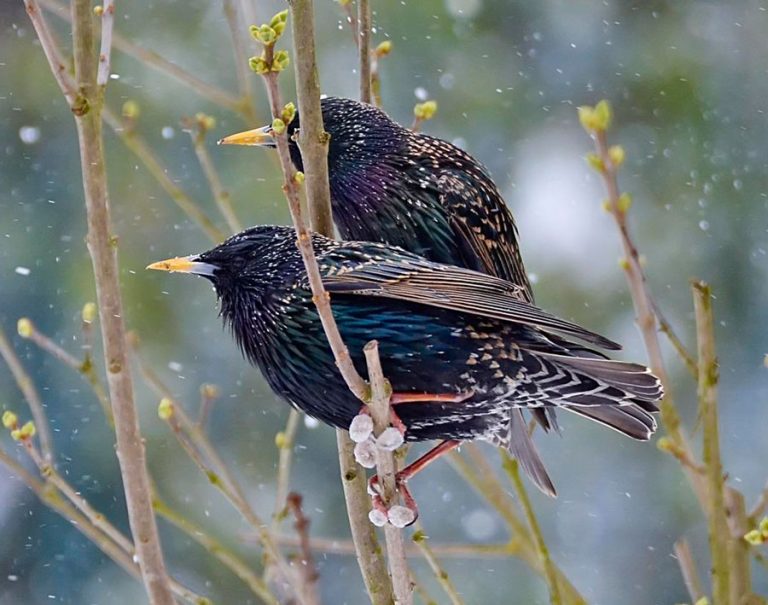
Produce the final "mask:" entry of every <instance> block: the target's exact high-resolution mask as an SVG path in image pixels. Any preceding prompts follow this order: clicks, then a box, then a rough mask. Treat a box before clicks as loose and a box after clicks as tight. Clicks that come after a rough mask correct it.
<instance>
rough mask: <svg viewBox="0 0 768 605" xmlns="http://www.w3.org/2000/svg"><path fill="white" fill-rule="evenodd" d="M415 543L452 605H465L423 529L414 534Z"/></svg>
mask: <svg viewBox="0 0 768 605" xmlns="http://www.w3.org/2000/svg"><path fill="white" fill-rule="evenodd" d="M413 542H414V544H416V548H418V549H419V550H420V551H421V554H422V555H424V560H425V561H426V562H427V565H429V568H430V569H431V570H432V573H434V574H435V578H437V582H438V583H439V584H440V586H441V587H442V589H443V591H444V592H445V594H446V596H447V597H448V599H449V600H450V601H451V604H452V605H464V601H463V600H462V598H461V597H460V596H459V592H458V591H457V590H456V587H455V586H454V585H453V582H451V578H450V576H449V575H448V572H447V571H445V570H444V569H443V568H442V567H441V566H440V562H439V561H438V560H437V557H436V556H435V553H434V552H433V550H432V548H431V547H430V546H429V544H427V536H426V534H425V533H424V530H423V529H422V528H421V527H419V528H418V529H417V531H416V533H414V534H413Z"/></svg>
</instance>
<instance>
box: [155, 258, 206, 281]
mask: <svg viewBox="0 0 768 605" xmlns="http://www.w3.org/2000/svg"><path fill="white" fill-rule="evenodd" d="M196 259H197V256H194V255H193V256H178V257H176V258H169V259H167V260H161V261H157V262H156V263H152V264H151V265H148V266H147V269H154V270H155V271H170V272H171V273H175V272H179V273H194V274H195V275H209V276H212V275H213V272H214V271H215V270H216V268H217V267H216V266H215V265H211V264H210V263H204V262H201V261H199V260H196Z"/></svg>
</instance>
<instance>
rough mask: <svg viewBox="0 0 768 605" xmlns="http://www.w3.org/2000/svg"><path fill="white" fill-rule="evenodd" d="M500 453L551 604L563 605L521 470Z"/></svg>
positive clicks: (547, 550) (502, 451)
mask: <svg viewBox="0 0 768 605" xmlns="http://www.w3.org/2000/svg"><path fill="white" fill-rule="evenodd" d="M499 452H500V453H501V463H502V466H503V467H504V470H505V471H506V472H507V475H508V476H509V478H510V479H511V481H512V484H513V485H514V486H515V489H516V490H517V495H518V498H519V499H520V504H521V505H522V507H523V511H524V512H525V518H526V519H527V521H528V526H529V527H530V529H531V534H532V535H533V544H534V546H535V547H536V552H537V553H538V555H539V560H540V561H541V566H542V568H543V569H544V578H545V579H546V581H547V588H548V589H549V602H550V603H551V604H552V605H561V603H562V599H561V598H560V587H559V586H558V582H557V573H556V570H555V566H554V564H553V563H552V559H550V557H549V549H548V548H547V543H546V542H544V535H543V534H542V533H541V528H540V527H539V522H538V520H537V519H536V513H535V512H534V511H533V506H531V501H530V499H529V498H528V492H527V491H526V489H525V485H523V480H522V479H521V478H520V469H519V467H518V464H517V460H515V459H514V458H512V456H510V455H509V452H507V450H505V449H499Z"/></svg>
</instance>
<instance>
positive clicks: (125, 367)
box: [71, 0, 174, 605]
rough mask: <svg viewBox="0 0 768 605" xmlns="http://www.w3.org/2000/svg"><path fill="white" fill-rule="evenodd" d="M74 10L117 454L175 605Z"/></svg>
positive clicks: (91, 71)
mask: <svg viewBox="0 0 768 605" xmlns="http://www.w3.org/2000/svg"><path fill="white" fill-rule="evenodd" d="M71 8H72V37H73V40H74V58H75V75H76V80H77V88H78V99H77V101H76V103H75V105H74V106H73V107H72V111H73V113H74V114H75V118H76V119H75V122H76V125H77V135H78V140H79V146H80V161H81V165H82V173H83V189H84V193H85V205H86V214H87V221H88V236H87V243H88V251H89V253H90V255H91V261H92V264H93V274H94V278H95V281H96V296H97V299H98V308H99V314H100V319H101V327H102V329H101V334H102V341H103V345H104V358H105V365H106V368H107V374H108V385H109V392H110V399H111V402H112V408H113V413H114V417H115V432H116V436H117V457H118V461H119V463H120V470H121V473H122V477H123V485H124V489H125V499H126V505H127V508H128V519H129V521H130V526H131V531H132V534H133V537H134V543H135V548H136V555H137V558H138V562H139V566H140V568H141V573H142V578H143V579H144V585H145V588H146V590H147V593H148V595H149V599H150V602H151V603H152V604H153V605H156V604H157V605H173V603H174V599H173V594H172V592H171V588H170V584H169V578H168V575H167V572H166V569H165V563H164V561H163V553H162V550H161V546H160V538H159V536H158V533H157V523H156V520H155V516H154V513H153V510H152V500H151V494H150V485H149V478H148V475H147V465H146V452H145V449H144V441H143V439H142V437H141V433H140V430H139V421H138V415H137V412H136V406H135V404H134V399H133V395H134V392H133V381H132V378H131V374H130V369H129V364H128V356H127V352H126V342H125V325H124V322H123V317H124V315H123V307H122V300H121V296H120V285H119V280H118V276H119V271H118V266H117V257H116V239H115V238H114V236H113V235H112V232H111V223H110V217H109V196H108V192H107V175H106V169H105V163H104V148H103V140H102V129H101V125H102V122H101V109H102V107H103V102H104V86H103V85H102V86H98V87H97V85H96V71H97V66H96V61H95V53H94V48H93V45H94V40H93V22H92V16H93V15H92V11H91V3H90V1H89V0H74V1H73V2H72V6H71Z"/></svg>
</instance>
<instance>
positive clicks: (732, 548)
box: [724, 486, 754, 603]
mask: <svg viewBox="0 0 768 605" xmlns="http://www.w3.org/2000/svg"><path fill="white" fill-rule="evenodd" d="M724 499H725V514H726V520H727V523H728V540H727V544H728V567H729V568H730V572H731V575H730V590H731V593H730V602H731V603H752V602H754V601H753V600H751V599H750V597H752V570H751V566H750V563H749V555H750V550H751V548H750V544H749V542H747V541H746V540H745V539H744V535H745V534H746V533H747V532H748V531H749V529H750V525H749V520H748V518H747V512H746V501H745V499H744V494H742V493H741V492H740V491H738V490H735V489H733V488H732V487H729V486H726V487H725V494H724ZM752 527H754V526H752Z"/></svg>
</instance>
